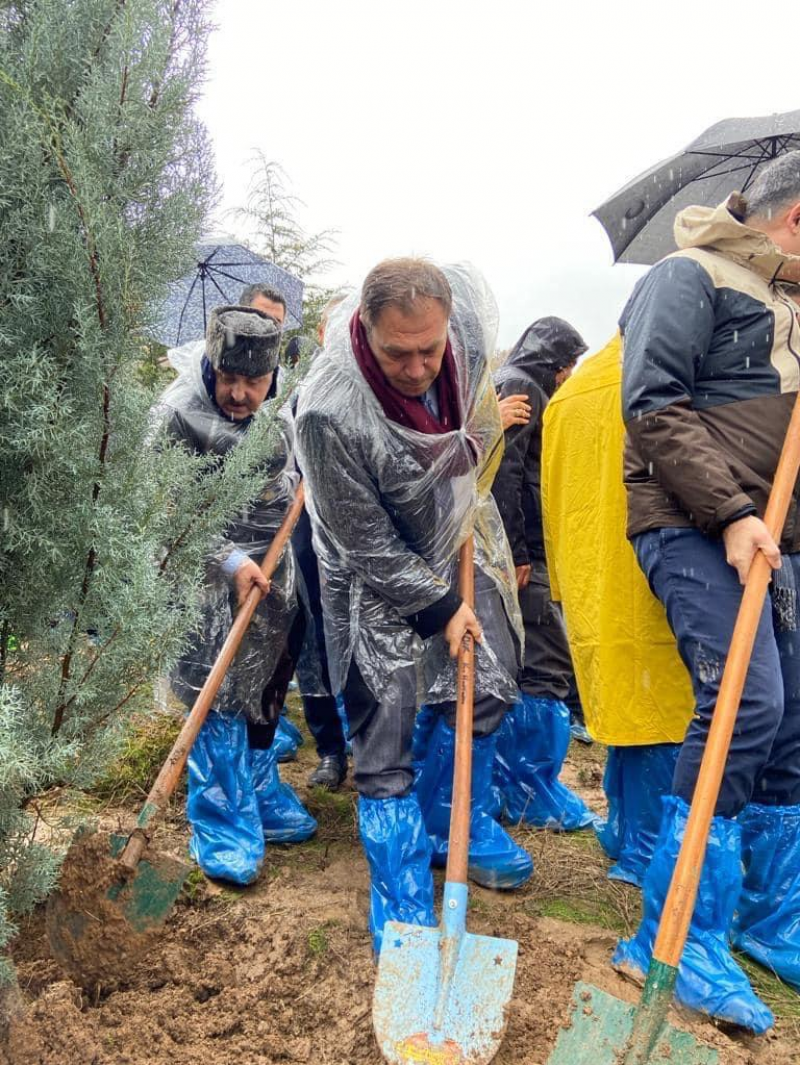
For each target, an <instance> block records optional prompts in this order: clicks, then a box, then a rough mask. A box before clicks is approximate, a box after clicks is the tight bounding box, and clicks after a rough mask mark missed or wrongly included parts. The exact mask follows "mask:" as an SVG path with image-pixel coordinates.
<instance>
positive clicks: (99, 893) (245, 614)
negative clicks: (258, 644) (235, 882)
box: [47, 482, 305, 973]
mask: <svg viewBox="0 0 800 1065" xmlns="http://www.w3.org/2000/svg"><path fill="white" fill-rule="evenodd" d="M304 498H305V497H304V491H303V484H302V482H301V483H300V484H299V485H298V488H297V492H296V494H295V498H294V500H293V502H292V505H291V506H290V507H289V510H288V511H287V512H286V516H285V517H284V519H283V522H282V523H281V526H280V528H279V529H278V531H277V533H276V534H275V537H274V539H273V541H272V543H271V544H270V546H269V550H268V551H267V553H266V555H265V556H264V560H263V562H262V563H261V572H262V573H263V574H264V576H265V577H266V578H267V580H270V579H271V578H272V576H273V574H274V573H275V569H276V567H277V565H278V561H279V560H280V557H281V555H282V553H283V550H284V548H285V547H286V544H287V541H288V540H289V538H290V537H291V535H292V530H293V529H294V526H295V524H296V522H297V519H298V518H299V516H300V514H301V512H302V510H303V504H304ZM262 595H263V593H262V591H261V589H260V588H258V587H257V586H256V585H254V586H253V587H252V588H251V589H250V592H249V594H248V596H247V598H246V599H245V601H244V603H243V604H242V606H241V608H240V609H239V610H238V611H237V614H236V618H235V620H234V622H233V624H232V625H231V630H230V632H229V633H228V636H227V638H226V640H225V643H224V644H223V646H222V650H221V651H220V653H219V655H218V656H217V660H216V661H215V662H214V665H213V667H212V669H211V672H210V673H209V675H208V677H207V679H206V682H205V684H204V685H203V687H202V689H201V690H200V694H199V695H198V696H197V699H196V700H195V704H194V706H193V707H192V710H191V713H190V714H189V716H188V717H187V718H186V721H185V722H184V725H183V728H182V729H181V731H180V733H179V734H178V738H177V739H176V740H175V743H174V745H173V747H172V750H171V751H170V753H169V755H168V757H167V760H166V762H165V763H164V765H163V766H162V768H161V771H160V772H159V774H158V777H157V778H156V781H155V783H154V784H153V787H152V788H151V789H150V794H149V795H148V796H147V801H146V802H145V804H144V806H143V807H142V810H141V813H140V814H139V817H138V819H137V822H136V828H135V829H134V830H133V832H132V833H131V834H130V835H129V836H127V837H126V836H112V837H111V844H110V848H105V847H103V845H102V840H98V839H97V837H89V838H88V839H87V837H85V836H84V837H83V838H79V839H78V840H77V841H76V843H75V844H73V847H72V848H71V849H70V854H69V855H68V857H67V860H66V862H65V864H64V869H63V871H62V877H61V884H62V887H61V889H60V890H59V891H58V892H56V893H55V894H54V895H53V896H51V898H50V901H49V903H48V913H47V930H48V936H49V939H50V946H51V949H52V952H53V954H54V956H55V957H56V958H57V960H58V961H60V962H61V963H62V964H63V965H64V966H65V968H67V969H68V970H70V971H72V972H78V973H80V972H81V970H83V969H84V968H85V967H86V964H87V958H88V957H89V956H90V955H91V954H94V953H95V952H96V951H95V948H96V946H97V942H96V941H97V940H98V939H100V940H102V938H103V935H104V934H105V933H107V938H108V939H109V940H111V939H112V938H113V939H114V940H115V943H114V949H115V951H117V952H119V951H120V947H119V943H118V942H116V941H117V940H119V938H120V935H119V933H120V930H121V931H122V934H123V936H124V935H125V934H127V933H130V939H131V941H133V940H134V939H135V938H136V937H137V936H138V935H146V934H147V933H148V932H150V931H151V930H153V929H154V927H155V926H157V925H159V924H160V923H161V922H163V921H164V920H165V918H166V917H167V916H168V914H169V912H170V910H171V909H172V906H173V904H174V903H175V900H176V898H177V897H178V894H179V892H180V890H181V887H182V886H183V883H184V881H185V879H186V877H187V876H188V874H189V872H190V870H191V866H189V865H186V864H184V863H183V862H178V861H176V860H174V859H172V858H166V857H163V856H158V855H148V857H147V858H146V859H145V858H143V857H142V856H143V854H144V851H145V849H146V847H147V844H148V829H149V828H150V826H151V824H152V822H153V820H154V819H155V818H156V817H157V816H158V814H160V813H161V811H162V810H163V809H164V807H165V806H166V804H167V802H168V801H169V798H170V796H171V795H172V793H173V792H174V790H175V788H176V786H177V784H178V781H179V779H180V776H181V773H182V772H183V767H184V766H185V764H186V759H187V758H188V757H189V752H190V751H191V749H192V744H193V743H194V741H195V740H196V739H197V735H198V733H199V732H200V729H201V728H202V727H203V723H204V722H205V720H206V718H207V716H208V712H209V709H210V708H211V705H212V703H213V702H214V698H215V697H216V694H217V692H218V690H219V687H220V685H221V684H222V681H223V679H224V677H225V674H226V672H227V670H228V667H229V666H230V664H231V662H232V661H233V659H234V657H235V655H236V652H237V651H238V649H239V645H240V643H241V642H242V637H243V636H244V634H245V632H246V631H247V627H248V625H249V624H250V620H251V619H252V617H253V613H254V612H255V609H256V607H257V606H258V604H259V602H260V601H261V598H262ZM81 866H83V868H82V867H81ZM93 876H97V877H99V879H100V881H101V883H99V884H95V885H92V883H91V880H92V878H93ZM92 895H94V898H92ZM83 940H87V942H86V943H84V942H83ZM89 940H92V941H93V942H92V943H91V948H92V949H91V950H90V949H89V947H90V944H89V942H88V941H89ZM106 946H107V944H106Z"/></svg>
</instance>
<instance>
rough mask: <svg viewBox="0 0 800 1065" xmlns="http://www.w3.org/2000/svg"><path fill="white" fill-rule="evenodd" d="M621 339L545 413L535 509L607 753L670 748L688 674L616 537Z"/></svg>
mask: <svg viewBox="0 0 800 1065" xmlns="http://www.w3.org/2000/svg"><path fill="white" fill-rule="evenodd" d="M621 384H622V349H621V341H620V338H619V336H616V337H614V339H613V340H612V341H611V342H610V343H609V344H608V345H607V346H606V347H605V348H604V349H603V350H602V351H600V352H599V353H598V354H597V355H594V356H593V357H592V358H590V359H587V360H586V362H584V363H583V364H582V365H581V366H580V367H579V369H578V370H577V372H576V373H575V374H573V376H572V377H571V378H570V379H569V380H568V381H567V382H566V383H565V384H564V385H562V386H561V388H559V390H558V391H557V392H556V394H555V395H554V396H553V398H552V399H551V400H550V402H549V404H548V406H547V409H546V411H545V415H544V434H543V447H542V505H543V510H544V528H545V544H546V549H547V561H548V568H549V571H550V581H551V587H552V592H553V597H554V598H555V599H558V600H559V601H560V602H561V603H562V605H563V608H564V616H565V621H566V625H567V632H568V635H569V642H570V648H571V651H572V658H573V662H574V665H575V674H576V676H577V680H578V688H579V691H580V695H581V701H582V703H583V709H584V713H585V715H586V724H587V727H588V729H589V731H590V733H591V734H592V736H594V738H595V739H597V740H600V741H601V742H602V743H606V744H612V745H615V746H626V745H636V744H650V743H680V742H681V741H682V740H683V737H684V734H685V732H686V726H687V725H688V723H689V719H690V718H691V715H692V710H693V707H694V698H693V695H692V689H691V683H690V681H689V675H688V673H687V671H686V669H685V667H684V665H683V663H682V661H681V659H680V657H679V656H678V652H677V648H676V645H675V640H674V637H673V635H672V632H671V631H670V629H669V626H668V625H667V620H666V616H665V614H664V608H663V607H662V605H661V603H660V602H659V601H658V600H657V599H656V598H655V596H654V595H653V594H652V592H651V591H650V588H649V586H648V584H647V581H646V579H645V577H644V574H643V573H642V572H641V570H640V569H639V566H638V563H637V561H636V557H635V555H634V553H633V549H632V547H631V545H630V543H629V542H628V540H627V539H626V536H625V519H626V500H625V488H624V485H623V448H624V438H625V429H624V425H623V422H622V404H621V398H620V391H621Z"/></svg>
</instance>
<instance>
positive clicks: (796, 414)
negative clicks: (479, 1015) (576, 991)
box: [653, 393, 800, 967]
mask: <svg viewBox="0 0 800 1065" xmlns="http://www.w3.org/2000/svg"><path fill="white" fill-rule="evenodd" d="M798 470H800V393H798V398H797V399H796V400H795V405H794V409H793V411H792V418H791V421H790V422H789V428H788V430H787V433H786V439H785V441H784V444H783V449H782V451H781V457H780V460H779V462H778V467H777V469H776V471H775V480H774V482H773V485H772V491H771V492H770V497H769V503H768V505H767V511H766V514H765V515H764V522H765V524H766V526H767V528H768V529H769V531H770V534H771V536H772V538H773V539H774V540H775V541H776V543H778V542H780V538H781V533H782V531H783V527H784V525H785V524H786V515H787V514H788V511H789V505H790V503H791V501H792V497H793V495H794V491H795V485H796V483H797V474H798ZM771 577H772V569H771V567H770V565H769V562H767V559H766V557H765V556H764V554H763V553H762V552H761V551H759V552H758V553H757V554H756V556H755V558H754V559H753V564H752V566H751V567H750V572H749V574H748V576H747V584H746V585H745V589H744V594H743V596H742V601H741V604H740V606H739V613H738V615H737V617H736V625H735V627H734V630H733V636H732V638H731V645H730V649H729V651H728V657H727V660H726V662H725V671H724V673H723V675H722V682H721V684H720V689H719V695H718V697H717V703H716V706H715V707H714V716H713V718H712V720H711V727H710V729H709V732H708V739H707V741H706V747H705V751H704V752H703V760H702V762H701V764H700V773H699V775H698V778H697V784H696V786H695V791H694V797H693V798H692V805H691V810H690V811H689V818H688V821H687V824H686V830H685V832H684V837H683V843H682V844H681V849H680V853H679V855H678V861H677V863H676V865H675V870H674V872H673V874H672V881H671V883H670V887H669V891H668V893H667V898H666V901H665V903H664V912H663V914H662V915H661V922H660V924H659V927H658V936H657V937H656V942H655V946H654V948H653V957H654V958H655V959H656V961H660V962H663V963H664V964H666V965H670V966H673V967H676V966H677V965H678V963H679V962H680V959H681V955H682V954H683V948H684V945H685V943H686V938H687V936H688V934H689V925H690V923H691V920H692V914H693V912H694V904H695V900H696V898H697V890H698V886H699V883H700V873H701V871H702V868H703V861H704V859H705V852H706V844H707V841H708V832H709V829H710V827H711V820H712V818H713V816H714V810H715V808H716V805H717V799H718V797H719V789H720V786H721V784H722V778H723V775H724V773H725V763H726V762H727V760H728V751H729V749H730V745H731V738H732V736H733V729H734V726H735V724H736V715H737V713H738V711H739V703H740V702H741V698H742V691H743V689H744V683H745V678H746V677H747V670H748V667H749V665H750V656H751V655H752V653H753V644H754V643H755V638H756V631H757V629H758V622H759V619H760V617H761V611H762V610H763V607H764V596H765V595H766V594H767V589H768V587H769V582H770V579H771Z"/></svg>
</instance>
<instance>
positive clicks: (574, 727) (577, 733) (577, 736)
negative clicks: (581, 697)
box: [569, 718, 594, 747]
mask: <svg viewBox="0 0 800 1065" xmlns="http://www.w3.org/2000/svg"><path fill="white" fill-rule="evenodd" d="M569 734H570V736H572V738H573V740H577V741H578V743H582V744H584V746H586V747H591V746H592V744H593V743H594V740H593V739H592V737H591V734H590V732H589V730H588V728H587V727H586V726H585V725H582V724H581V723H580V721H576V720H574V718H573V719H572V720H571V721H570V725H569Z"/></svg>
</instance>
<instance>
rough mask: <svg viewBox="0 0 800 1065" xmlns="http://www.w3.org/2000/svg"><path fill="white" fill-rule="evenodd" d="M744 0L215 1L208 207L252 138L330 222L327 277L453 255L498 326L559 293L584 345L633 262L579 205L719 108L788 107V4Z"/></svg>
mask: <svg viewBox="0 0 800 1065" xmlns="http://www.w3.org/2000/svg"><path fill="white" fill-rule="evenodd" d="M757 10H758V9H757V8H755V7H754V6H753V5H752V4H750V3H748V4H737V3H733V2H720V0H694V2H691V3H688V2H685V0H673V2H672V3H671V4H665V3H664V2H663V0H660V2H658V3H654V2H651V0H639V2H638V3H629V2H627V0H625V2H619V0H617V2H615V3H613V4H597V3H584V2H574V0H573V2H570V0H561V2H559V0H550V2H542V0H539V2H535V0H527V2H522V0H519V2H513V0H492V2H491V3H486V2H485V0H484V2H473V0H458V2H453V0H424V2H421V0H394V2H391V3H389V2H384V0H371V2H369V0H335V2H329V0H288V2H285V3H267V2H265V0H218V2H217V5H216V10H215V21H216V24H217V29H216V31H215V33H214V34H213V36H212V38H211V44H210V52H209V79H208V83H207V86H206V91H205V97H204V100H203V102H202V104H201V107H200V113H201V117H202V118H203V120H204V121H205V122H206V124H207V126H208V128H209V130H210V133H211V136H212V139H213V142H214V147H215V151H216V160H217V171H218V176H219V178H220V180H221V182H222V186H223V204H222V206H223V207H234V206H238V205H241V204H243V202H244V200H245V198H246V191H247V183H248V178H249V176H250V174H251V170H250V169H249V168H248V165H247V164H248V158H249V156H250V154H251V152H252V150H253V149H254V148H259V149H261V150H262V151H263V152H264V153H265V154H266V156H267V157H268V158H270V159H275V160H277V161H278V162H280V163H281V165H282V166H283V167H284V169H285V170H286V172H287V174H288V175H289V177H290V179H291V182H292V186H293V191H294V192H296V193H297V194H298V195H299V196H300V197H302V199H303V200H304V201H305V202H306V205H307V207H306V209H305V210H304V211H303V212H302V216H301V220H302V222H303V224H304V225H305V226H306V228H307V229H309V230H312V231H313V230H318V229H324V228H328V227H333V228H335V229H338V230H339V246H338V250H337V258H338V259H339V260H341V266H340V267H337V268H336V270H335V271H334V272H333V273H332V274H331V275H329V277H328V278H326V279H325V280H326V281H327V282H328V283H331V284H341V283H347V282H349V283H350V284H353V285H359V284H360V282H361V280H362V279H363V277H364V275H365V274H366V272H367V271H368V270H369V269H370V267H371V266H373V265H374V264H375V263H376V262H377V261H378V260H380V259H382V258H385V257H386V256H389V255H402V254H411V253H420V254H426V255H430V256H432V257H433V258H434V259H436V260H439V261H445V262H446V261H454V260H461V259H468V260H470V261H472V262H474V263H475V264H476V265H477V266H479V267H480V268H481V269H482V270H483V271H484V273H485V274H486V275H487V277H488V279H489V281H490V283H491V285H492V287H493V289H494V292H495V295H496V297H497V300H498V303H499V306H500V315H501V318H500V321H501V324H500V338H499V342H500V346H503V347H505V346H509V345H510V344H512V343H513V342H514V340H515V339H516V337H517V336H518V335H519V334H520V333H521V332H522V330H523V329H524V328H525V327H526V326H527V325H528V324H529V322H531V321H532V320H533V319H535V318H537V317H540V316H541V315H545V314H558V315H561V316H563V317H565V318H568V319H569V320H570V321H571V322H572V323H573V324H574V325H575V326H577V328H578V329H579V330H581V332H583V334H584V335H585V337H586V339H587V341H588V342H589V344H590V346H592V347H593V348H594V347H599V346H600V345H601V344H603V343H604V342H605V340H606V339H607V338H608V336H609V335H610V334H611V333H612V331H613V329H614V328H615V323H616V319H617V316H618V313H619V310H620V309H621V306H622V304H623V303H624V301H625V298H626V296H627V294H628V292H629V290H630V288H631V286H632V285H633V283H634V282H635V280H636V278H637V277H638V276H639V274H640V272H641V271H640V269H639V268H637V267H633V266H624V265H620V266H612V260H611V252H610V247H609V244H608V240H607V238H606V236H605V233H604V232H603V230H602V228H601V227H600V224H599V223H598V222H597V221H596V220H595V219H593V218H590V217H589V215H590V212H591V210H592V209H593V208H594V207H596V206H597V205H598V204H600V203H601V202H602V201H603V200H604V199H605V198H606V197H607V196H609V195H611V194H612V193H613V192H614V191H616V190H617V189H618V188H619V187H620V186H621V185H623V184H625V183H626V182H627V181H629V180H630V179H631V178H633V177H635V176H636V175H637V174H638V173H640V172H641V171H642V170H645V169H647V168H648V167H649V166H651V165H652V164H654V163H655V162H657V161H658V160H660V159H662V158H663V157H665V156H667V155H671V154H672V153H673V152H675V151H678V150H679V149H680V148H682V147H684V146H685V145H686V144H687V143H688V142H689V141H691V140H693V139H694V138H695V137H696V136H697V135H698V134H700V133H701V132H702V131H703V130H704V129H706V128H707V127H708V126H710V125H712V124H713V123H714V122H717V121H719V120H720V119H722V118H727V117H730V116H733V115H761V114H769V113H771V112H774V111H788V110H793V109H795V108H798V107H800V82H798V78H797V63H796V58H795V55H794V52H793V51H792V48H793V45H792V44H791V41H792V40H793V23H792V21H791V19H789V21H788V22H786V21H785V18H786V17H788V16H787V15H786V12H787V11H788V9H786V8H784V9H783V12H784V14H783V15H778V13H777V9H776V10H775V12H774V15H770V14H769V11H767V9H764V12H765V16H764V17H761V16H759V15H758V14H757ZM771 10H772V9H770V11H771ZM773 17H774V25H773V26H772V27H770V25H769V23H770V22H771V21H772V19H773ZM762 27H763V28H762ZM784 32H785V33H786V34H787V35H788V38H789V44H788V45H787V49H788V50H787V51H786V52H784V51H783V50H782V46H781V35H782V33H784ZM228 228H231V225H230V224H229V225H228Z"/></svg>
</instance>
